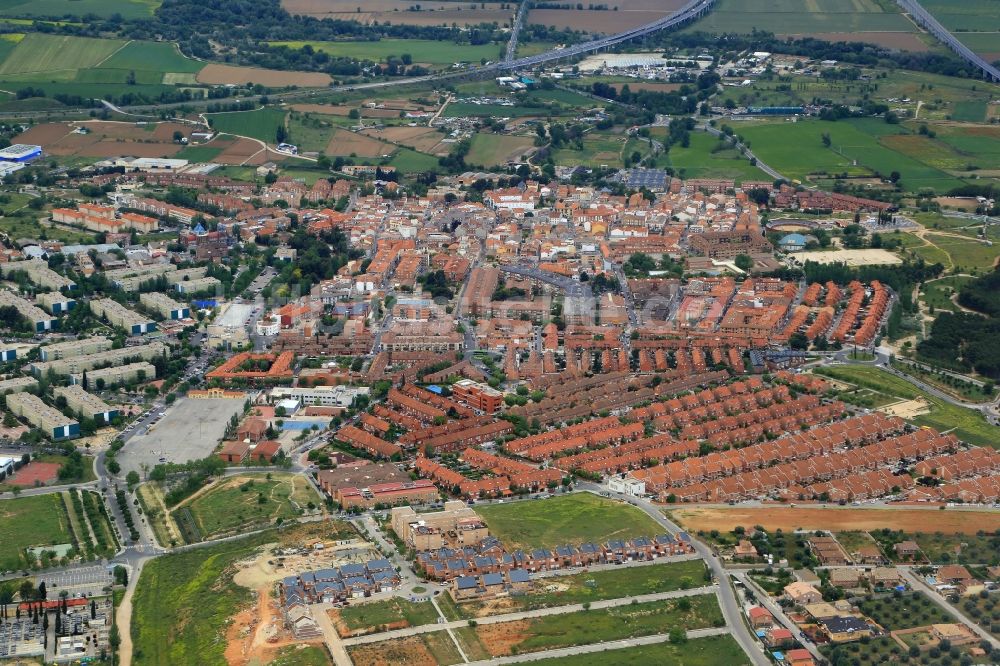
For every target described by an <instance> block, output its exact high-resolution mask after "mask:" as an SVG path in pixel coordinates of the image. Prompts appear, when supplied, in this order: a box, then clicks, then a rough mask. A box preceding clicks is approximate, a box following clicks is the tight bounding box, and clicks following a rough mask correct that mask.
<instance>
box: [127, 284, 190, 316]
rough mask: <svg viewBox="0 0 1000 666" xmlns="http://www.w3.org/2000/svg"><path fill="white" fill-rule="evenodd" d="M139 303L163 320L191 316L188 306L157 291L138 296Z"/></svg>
mask: <svg viewBox="0 0 1000 666" xmlns="http://www.w3.org/2000/svg"><path fill="white" fill-rule="evenodd" d="M139 302H140V303H142V304H143V305H145V306H146V307H147V308H149V309H150V310H152V311H154V312H156V313H157V314H159V315H160V316H161V317H163V318H164V319H187V318H188V317H190V316H191V309H190V308H189V307H188V306H186V305H184V304H183V303H178V302H177V301H175V300H174V299H172V298H170V297H169V296H167V295H166V294H161V293H160V292H158V291H150V292H147V293H145V294H140V295H139Z"/></svg>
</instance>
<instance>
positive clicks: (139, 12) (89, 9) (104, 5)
mask: <svg viewBox="0 0 1000 666" xmlns="http://www.w3.org/2000/svg"><path fill="white" fill-rule="evenodd" d="M159 6H160V0H6V1H5V2H2V3H0V14H3V15H7V16H39V17H55V18H62V17H64V16H66V15H70V16H77V17H83V16H86V15H88V14H94V15H95V16H100V17H102V18H108V17H110V16H112V15H114V14H120V15H121V16H122V18H126V19H136V18H148V17H150V16H152V14H153V11H155V10H156V8H157V7H159Z"/></svg>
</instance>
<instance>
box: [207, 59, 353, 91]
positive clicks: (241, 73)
mask: <svg viewBox="0 0 1000 666" xmlns="http://www.w3.org/2000/svg"><path fill="white" fill-rule="evenodd" d="M332 81H333V79H331V78H330V75H329V74H323V73H322V72H285V71H282V70H279V69H258V68H256V67H237V66H235V65H219V64H209V65H206V66H205V68H204V69H202V70H201V71H200V72H198V82H199V83H208V84H212V85H225V84H227V83H232V84H238V85H243V84H247V83H259V84H261V85H263V86H269V87H272V88H284V87H287V86H300V87H302V88H325V87H326V86H328V85H330V83H331V82H332Z"/></svg>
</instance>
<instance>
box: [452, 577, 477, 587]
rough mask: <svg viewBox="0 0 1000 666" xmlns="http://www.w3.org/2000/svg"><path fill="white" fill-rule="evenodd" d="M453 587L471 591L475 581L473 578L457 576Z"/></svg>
mask: <svg viewBox="0 0 1000 666" xmlns="http://www.w3.org/2000/svg"><path fill="white" fill-rule="evenodd" d="M455 585H456V586H458V589H460V590H471V589H472V588H474V587H476V579H475V578H474V577H473V576H459V577H458V578H456V579H455Z"/></svg>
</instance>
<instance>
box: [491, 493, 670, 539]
mask: <svg viewBox="0 0 1000 666" xmlns="http://www.w3.org/2000/svg"><path fill="white" fill-rule="evenodd" d="M476 511H477V512H478V513H479V515H481V516H482V517H483V520H485V521H486V524H487V525H488V526H489V528H490V533H491V534H494V535H496V537H497V538H498V539H500V540H501V541H502V542H503V543H504V546H506V547H507V548H508V549H515V548H525V549H526V548H554V547H555V546H560V545H565V544H579V543H583V542H586V541H594V542H605V541H607V540H609V539H630V538H632V537H637V536H655V535H657V534H662V533H663V531H664V530H663V528H662V527H660V526H659V525H658V524H657V523H656V522H655V521H654V520H653V519H652V518H650V517H649V516H647V515H646V514H645V513H643V512H642V511H640V510H639V509H636V508H635V507H633V506H631V505H629V504H625V503H623V502H617V501H615V500H611V499H606V498H603V497H598V496H597V495H593V494H591V493H573V494H571V495H558V496H556V497H553V498H551V499H546V500H534V501H530V502H515V503H513V504H491V505H488V506H481V507H477V508H476Z"/></svg>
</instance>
